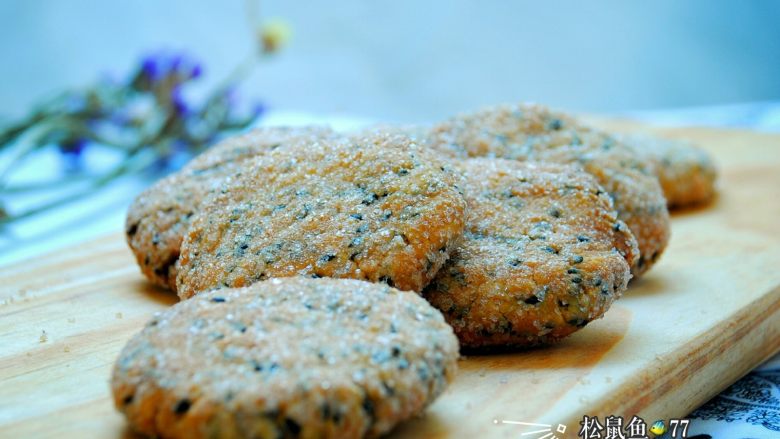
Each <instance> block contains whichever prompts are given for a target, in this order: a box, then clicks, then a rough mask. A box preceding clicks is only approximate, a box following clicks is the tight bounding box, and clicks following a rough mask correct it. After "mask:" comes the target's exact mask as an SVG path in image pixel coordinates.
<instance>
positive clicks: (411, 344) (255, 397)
mask: <svg viewBox="0 0 780 439" xmlns="http://www.w3.org/2000/svg"><path fill="white" fill-rule="evenodd" d="M457 358H458V342H457V339H456V338H455V336H454V335H453V333H452V329H451V328H450V327H449V326H448V325H447V324H446V323H445V322H444V319H443V318H442V316H441V314H440V313H439V312H438V311H437V310H436V309H434V308H433V307H431V306H430V305H429V304H428V303H427V302H425V300H424V299H422V298H421V297H419V296H418V295H417V294H415V293H412V292H402V291H399V290H396V289H394V288H390V287H388V286H386V285H382V284H372V283H368V282H363V281H357V280H348V279H306V278H301V277H298V278H284V279H271V280H268V281H264V282H259V283H256V284H254V285H252V286H250V287H247V288H242V289H224V290H215V291H211V292H208V293H204V294H200V295H198V296H197V297H195V298H193V299H191V300H187V301H183V302H180V303H178V304H176V305H174V306H173V307H172V308H170V309H168V310H166V311H164V312H162V313H160V314H158V315H156V316H155V317H154V318H153V320H152V321H150V322H149V323H148V324H147V325H146V327H145V328H144V329H143V330H142V331H141V332H140V333H139V334H137V335H136V336H135V337H133V338H132V339H131V340H130V341H129V342H128V344H127V345H126V346H125V348H124V349H123V350H122V353H121V354H120V356H119V359H118V360H117V362H116V364H115V366H114V370H113V375H112V380H111V387H112V391H113V397H114V403H115V405H116V407H117V409H118V410H119V411H121V412H122V413H123V414H124V415H125V416H126V417H127V419H128V421H129V422H130V425H131V426H132V427H133V428H134V429H135V430H137V431H139V432H141V433H144V434H147V435H151V436H159V437H170V438H176V437H182V438H183V437H187V438H190V437H191V438H199V437H217V436H218V437H252V438H278V437H333V438H358V437H364V436H377V435H379V434H382V433H385V432H387V431H389V430H390V429H391V428H392V427H393V426H394V425H396V424H397V423H399V422H401V421H403V420H405V419H408V418H410V417H412V416H414V415H416V414H419V413H420V412H421V411H422V410H423V409H424V408H425V407H426V406H427V405H428V404H429V403H430V402H431V401H432V400H433V399H435V398H436V396H438V395H439V394H440V393H441V392H442V391H443V390H444V388H445V387H446V385H447V383H448V382H449V381H451V380H452V378H453V377H454V374H455V371H456V367H457V365H456V362H457Z"/></svg>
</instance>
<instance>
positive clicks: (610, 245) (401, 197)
mask: <svg viewBox="0 0 780 439" xmlns="http://www.w3.org/2000/svg"><path fill="white" fill-rule="evenodd" d="M654 142H656V140H654V139H652V140H647V139H634V138H618V137H616V136H613V135H610V134H608V133H605V132H602V131H599V130H596V129H592V128H589V127H586V126H584V125H582V124H580V123H578V122H577V121H576V120H574V119H573V118H571V117H569V116H566V115H564V114H560V113H555V112H551V111H549V110H547V109H546V108H543V107H539V106H532V105H515V106H502V107H496V108H491V109H487V110H483V111H480V112H477V113H473V114H469V115H463V116H458V117H456V118H453V119H451V120H448V121H445V122H442V123H440V124H436V125H434V126H420V127H375V128H371V129H367V130H364V131H362V132H359V133H353V134H338V133H335V132H333V131H331V130H329V129H328V128H323V127H309V128H298V129H292V128H269V129H261V130H257V131H253V132H251V133H249V134H247V135H244V136H240V137H236V138H233V139H230V140H228V141H225V142H223V143H220V144H218V145H216V146H214V147H213V148H211V149H210V150H209V151H207V152H205V153H204V154H202V155H201V156H199V157H197V158H195V159H194V160H193V161H192V162H190V163H189V164H188V165H187V166H186V167H185V168H183V169H182V170H181V171H180V172H178V173H177V174H174V175H172V176H170V177H168V178H166V179H164V180H162V181H160V182H158V183H157V184H156V185H155V186H153V187H152V188H150V189H149V190H147V191H146V192H144V193H143V194H141V195H140V196H139V197H138V198H137V199H136V201H135V203H134V204H133V206H132V207H131V209H130V212H129V213H128V219H127V228H126V232H127V238H128V243H129V245H130V247H131V249H132V250H133V252H134V253H135V255H136V258H137V261H138V263H139V265H140V267H141V270H142V272H143V273H144V274H145V275H146V277H147V278H149V280H150V281H152V282H153V283H155V284H158V285H160V286H163V287H166V288H169V289H171V290H173V291H175V292H177V294H178V295H179V297H180V298H181V299H188V300H183V301H182V302H181V303H179V304H177V305H175V306H174V307H172V308H171V309H170V310H168V311H166V312H163V313H161V314H160V315H158V316H156V317H155V318H154V320H152V321H151V322H149V323H148V324H147V326H146V327H145V328H144V330H143V331H142V332H141V333H140V334H138V335H136V336H135V337H134V338H133V339H132V340H131V341H130V342H129V343H128V345H127V346H126V347H125V349H124V350H123V351H122V353H121V355H120V358H119V360H118V361H117V364H116V366H115V369H114V375H113V379H112V387H113V391H114V397H115V403H116V405H117V407H118V408H119V410H121V411H122V412H123V413H125V415H126V416H127V417H128V419H129V420H130V423H131V424H132V425H133V427H134V428H135V429H136V430H138V431H140V432H143V433H145V434H149V435H156V436H162V437H202V436H223V437H288V436H289V437H296V436H302V437H310V436H318V437H319V436H324V437H363V436H376V435H380V434H383V433H385V432H387V431H389V430H390V429H392V428H393V426H394V425H396V424H397V423H398V422H400V421H402V420H404V419H407V418H409V417H411V416H413V415H414V414H416V413H419V412H420V411H422V410H423V409H424V408H425V406H426V405H428V404H429V403H430V402H432V401H433V399H435V398H436V397H437V396H438V395H439V394H440V393H441V392H442V391H443V389H444V388H445V386H446V384H447V383H448V382H449V381H450V380H451V379H452V377H453V376H454V374H455V368H456V360H457V358H458V352H459V346H460V348H461V349H468V350H492V349H507V348H523V347H529V346H535V345H540V344H547V343H550V342H554V341H556V340H559V339H561V338H563V337H566V336H567V335H569V334H571V333H573V332H574V331H576V330H578V329H580V328H582V327H583V326H585V325H586V324H587V323H588V322H590V321H592V320H594V319H597V318H599V317H601V316H602V315H603V314H604V313H605V312H606V311H607V309H608V308H609V307H610V305H611V304H612V303H613V302H614V300H616V299H617V298H618V297H620V295H621V294H622V293H623V292H624V291H625V289H626V287H627V285H628V281H629V280H630V279H631V277H632V275H633V276H639V275H641V274H643V273H644V272H646V271H647V270H648V269H649V268H650V267H651V266H652V265H653V264H654V263H655V262H656V261H657V259H658V257H659V256H660V255H661V253H662V252H663V250H664V248H665V247H666V244H667V242H668V239H669V217H668V211H667V200H666V198H665V197H664V192H666V193H667V194H673V195H674V200H676V201H674V202H672V201H670V202H669V203H670V205H683V204H688V203H694V202H701V201H704V200H706V199H708V198H709V197H711V196H712V192H713V191H712V186H713V181H714V172H713V171H712V165H711V163H710V162H709V161H707V160H706V156H702V155H701V154H700V153H698V150H695V149H693V148H692V147H690V146H688V145H681V144H666V145H665V152H663V153H657V152H656V151H657V150H656V149H655V148H652V147H648V146H647V145H651V144H653V143H654ZM686 151H696V153H695V154H692V153H688V152H686ZM703 157H704V158H703ZM672 162H673V163H672ZM659 179H660V182H659ZM693 180H695V183H691V184H689V187H691V188H695V189H690V190H685V189H681V188H684V187H685V186H684V184H686V183H687V182H690V181H693ZM664 181H666V182H667V184H663V186H662V183H663V182H664ZM678 182H679V183H678Z"/></svg>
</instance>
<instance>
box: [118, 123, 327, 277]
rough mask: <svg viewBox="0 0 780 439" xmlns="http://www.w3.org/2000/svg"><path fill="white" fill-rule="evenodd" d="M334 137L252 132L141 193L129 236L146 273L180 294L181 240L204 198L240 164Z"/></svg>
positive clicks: (321, 132) (319, 132)
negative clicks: (273, 151) (177, 277)
mask: <svg viewBox="0 0 780 439" xmlns="http://www.w3.org/2000/svg"><path fill="white" fill-rule="evenodd" d="M332 135H334V134H333V132H332V131H330V130H329V129H327V128H321V127H303V128H286V127H277V128H263V129H258V130H254V131H250V132H249V133H246V134H243V135H240V136H236V137H232V138H230V139H227V140H225V141H223V142H221V143H219V144H217V145H215V146H213V147H212V148H210V149H208V150H206V151H205V152H204V153H202V154H201V155H199V156H197V157H195V158H194V159H193V160H192V161H190V163H188V164H187V165H186V166H185V167H184V168H183V169H182V170H181V171H179V172H177V173H175V174H172V175H170V176H168V177H166V178H164V179H162V180H160V181H159V182H157V183H156V184H155V185H153V186H152V187H150V188H149V189H147V190H146V191H144V192H143V193H141V194H140V195H139V196H138V197H137V198H136V199H135V201H134V203H133V204H132V206H131V207H130V209H129V210H128V214H127V220H126V224H125V233H126V237H127V243H128V245H129V246H130V248H131V250H132V251H133V253H134V254H135V256H136V260H137V262H138V265H139V266H140V267H141V271H142V272H143V274H144V275H145V276H146V277H147V278H148V279H149V280H151V281H152V282H153V283H155V284H157V285H160V286H163V287H167V288H170V289H172V290H174V291H176V275H177V273H178V259H179V253H180V248H181V241H182V238H183V236H184V233H185V231H186V230H187V228H188V227H189V222H190V219H191V218H192V216H193V215H194V213H195V212H196V211H198V210H199V209H200V206H201V204H202V203H203V200H204V199H205V198H206V196H207V195H208V194H209V193H210V192H211V191H214V190H216V189H218V188H219V187H220V186H221V185H222V184H223V182H224V181H225V180H226V179H228V178H230V177H231V176H232V175H234V174H236V173H238V172H240V170H241V166H242V162H243V161H245V160H246V159H248V158H250V157H254V156H257V155H260V154H265V153H267V152H269V151H272V150H274V149H277V148H279V147H280V146H281V147H284V146H286V145H289V144H294V143H297V142H313V141H315V139H319V138H324V137H328V136H332Z"/></svg>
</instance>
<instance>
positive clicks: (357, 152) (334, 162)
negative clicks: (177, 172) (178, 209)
mask: <svg viewBox="0 0 780 439" xmlns="http://www.w3.org/2000/svg"><path fill="white" fill-rule="evenodd" d="M457 182H458V179H457V175H456V173H454V172H453V171H451V170H448V169H447V168H446V167H444V166H443V165H442V163H440V162H439V161H438V159H437V158H436V157H435V156H434V155H432V154H430V153H429V152H428V151H426V150H424V149H421V148H419V147H418V146H417V145H416V144H415V143H413V142H411V141H410V140H409V139H408V138H407V137H405V136H400V135H383V134H375V135H372V136H367V137H364V136H361V137H352V138H342V139H332V140H328V141H322V142H318V143H315V144H310V145H296V146H291V147H288V148H284V149H279V150H276V151H273V152H271V153H269V154H266V155H264V156H262V157H257V158H255V159H253V161H252V162H251V163H250V164H249V165H248V166H246V167H245V170H244V172H243V173H242V174H240V175H236V177H235V178H234V179H233V180H232V181H231V182H229V183H228V184H225V186H224V187H223V188H222V190H221V191H220V192H219V193H216V194H215V196H214V197H211V198H210V199H209V200H208V201H207V202H206V203H205V206H204V208H203V209H202V210H201V211H200V212H199V213H197V214H196V216H195V218H194V219H193V221H192V223H191V226H190V228H189V230H188V232H187V234H186V235H185V238H184V242H183V244H182V253H181V259H180V263H181V265H180V270H179V274H178V278H177V285H178V293H179V296H180V297H181V298H182V299H186V298H188V297H191V296H192V295H194V294H196V293H198V292H200V291H205V290H209V289H212V288H218V287H241V286H245V285H249V284H251V283H253V282H256V281H259V280H264V279H266V278H271V277H285V276H293V275H307V276H312V277H335V278H353V279H365V280H370V281H376V282H385V283H387V284H388V285H390V286H395V287H398V288H400V289H403V290H414V291H420V290H421V289H422V288H423V287H424V286H425V285H427V284H428V282H430V280H431V279H433V276H434V275H435V274H436V272H437V271H438V269H439V268H440V267H441V265H442V264H443V263H444V261H445V260H446V259H447V257H448V256H449V251H450V248H451V247H452V245H453V243H455V241H456V240H457V239H458V238H459V237H460V236H461V234H462V232H463V228H464V225H465V214H464V211H465V208H466V204H465V201H464V199H463V195H462V194H461V193H460V189H459V188H458V186H457Z"/></svg>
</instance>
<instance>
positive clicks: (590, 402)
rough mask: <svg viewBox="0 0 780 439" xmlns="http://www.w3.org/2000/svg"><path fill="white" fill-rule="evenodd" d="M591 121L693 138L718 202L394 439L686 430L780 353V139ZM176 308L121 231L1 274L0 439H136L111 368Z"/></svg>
mask: <svg viewBox="0 0 780 439" xmlns="http://www.w3.org/2000/svg"><path fill="white" fill-rule="evenodd" d="M597 123H598V124H600V125H602V126H608V127H609V128H612V129H616V130H626V131H637V130H645V131H654V132H656V133H658V134H662V135H665V136H669V137H683V138H688V139H691V140H694V141H696V142H697V143H699V144H700V145H701V146H702V147H704V148H705V149H707V150H709V151H710V152H711V153H712V154H713V156H714V157H715V159H716V161H717V163H718V165H719V168H720V171H721V175H720V195H719V197H718V199H717V200H715V202H714V203H713V204H711V205H710V206H708V207H707V208H703V209H695V210H689V211H685V212H681V213H676V214H674V215H673V219H672V233H673V236H672V241H671V244H670V246H669V248H668V250H667V251H666V253H665V254H664V256H663V257H662V259H661V261H660V263H659V264H658V265H657V266H656V267H655V268H653V270H652V271H651V272H650V273H648V274H647V275H646V276H645V277H644V278H642V279H640V280H638V281H636V282H634V283H632V285H631V286H630V288H629V291H628V292H627V293H626V295H625V296H624V297H623V298H622V299H621V300H619V301H618V302H617V303H616V304H615V305H614V306H613V307H612V309H611V310H610V311H609V312H608V313H607V315H606V316H605V317H604V318H603V319H601V320H598V321H595V322H593V323H591V324H589V325H588V326H587V327H586V328H584V329H583V330H582V331H580V332H579V333H577V334H575V335H574V336H572V337H570V338H568V339H566V340H565V341H563V342H562V343H560V344H558V345H555V346H552V347H548V348H543V349H535V350H531V351H527V352H518V353H512V354H498V355H483V356H469V357H467V358H464V359H463V360H462V361H461V362H460V372H459V375H458V377H457V379H456V381H455V382H454V383H453V385H452V386H451V388H450V389H448V391H447V392H446V393H445V394H444V395H443V396H442V397H441V398H440V399H439V400H437V401H436V402H435V403H434V404H433V405H432V406H431V407H430V408H429V409H428V411H427V412H426V414H425V415H424V416H422V417H420V418H417V419H414V420H412V421H410V422H407V423H406V424H404V425H402V426H401V427H400V428H398V429H397V430H396V431H395V432H394V434H393V435H394V436H398V437H406V436H409V437H421V438H422V437H477V436H479V437H519V436H520V434H521V433H523V432H529V431H534V430H540V429H544V428H543V427H538V426H537V427H533V426H522V425H515V424H506V423H502V422H500V421H503V420H509V421H520V422H528V423H536V424H549V425H550V426H551V431H552V432H553V433H554V435H555V436H556V437H558V438H564V437H576V436H577V430H578V429H579V421H580V420H581V418H582V416H583V415H584V414H588V415H600V416H602V417H603V416H606V415H609V414H614V415H623V416H625V417H627V418H629V417H631V415H634V414H636V415H639V416H641V417H643V418H644V419H645V420H646V421H647V422H648V423H650V422H652V421H654V420H656V419H669V418H671V417H681V416H684V415H685V414H687V413H688V412H690V411H691V410H692V409H693V408H695V407H696V406H698V405H700V404H701V403H703V402H705V401H706V400H708V399H709V398H711V397H712V396H713V395H715V394H717V393H718V392H719V391H721V390H723V389H724V388H725V387H727V386H728V385H730V384H731V383H733V382H734V381H735V380H737V379H738V378H739V377H741V376H742V375H744V374H745V373H746V372H747V371H749V370H750V369H752V368H753V367H755V366H756V365H758V364H759V363H760V362H761V361H762V360H764V359H766V358H768V357H769V356H771V355H772V354H773V353H774V352H777V351H778V349H780V232H779V231H778V229H780V136H778V135H770V134H758V133H750V132H740V131H722V130H711V129H702V128H685V129H665V130H660V129H650V128H648V127H644V126H642V125H639V124H636V123H631V122H621V121H605V120H599V121H598V122H597ZM175 302H176V300H175V297H174V296H173V295H172V294H170V293H167V292H165V291H163V290H161V289H158V288H156V287H153V286H151V285H150V284H148V283H147V282H145V281H144V279H143V277H142V276H141V274H140V273H139V271H138V269H137V267H136V265H135V262H134V260H133V258H132V255H131V253H130V251H129V250H128V249H127V248H126V246H125V243H124V238H123V236H122V234H121V233H117V234H113V235H110V236H106V237H103V238H100V239H97V240H95V241H92V242H88V243H84V244H81V245H77V246H74V247H72V248H68V249H64V250H58V251H56V252H54V253H51V254H49V255H47V256H43V257H38V258H35V259H32V260H28V261H25V262H22V263H18V264H14V265H11V266H6V267H0V436H3V437H17V438H27V437H78V438H85V437H107V438H110V437H121V436H129V437H132V433H130V432H129V431H128V430H127V427H126V425H125V422H124V420H123V418H122V417H121V416H120V415H119V414H118V413H117V412H115V411H114V409H113V406H112V403H111V400H110V395H109V388H108V379H109V374H110V369H111V366H112V364H113V361H114V359H115V358H116V356H117V354H118V352H119V350H120V349H121V348H122V346H123V345H124V343H125V342H126V340H127V339H128V338H129V337H130V336H131V335H132V334H134V333H135V332H137V331H138V330H139V329H140V328H141V327H142V326H143V324H144V323H145V322H146V320H147V319H149V318H150V317H151V315H152V314H153V313H154V312H155V311H158V310H161V309H164V308H165V307H167V306H170V305H172V304H173V303H175ZM495 421H499V422H495ZM559 424H560V425H564V426H565V427H566V430H565V432H564V433H560V432H558V431H557V430H556V429H557V428H558V426H559ZM541 435H542V434H541V433H540V434H532V435H526V436H523V437H529V438H535V437H539V436H541Z"/></svg>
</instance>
